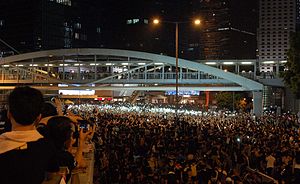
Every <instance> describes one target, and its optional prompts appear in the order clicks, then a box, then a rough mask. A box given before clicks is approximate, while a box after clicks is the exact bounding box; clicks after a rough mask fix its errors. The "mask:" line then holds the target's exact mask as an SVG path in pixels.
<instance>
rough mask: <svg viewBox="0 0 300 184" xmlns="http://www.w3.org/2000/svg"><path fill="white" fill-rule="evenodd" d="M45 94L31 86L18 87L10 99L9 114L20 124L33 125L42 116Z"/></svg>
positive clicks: (10, 95)
mask: <svg viewBox="0 0 300 184" xmlns="http://www.w3.org/2000/svg"><path fill="white" fill-rule="evenodd" d="M43 104H44V99H43V94H42V93H41V92H40V91H39V90H37V89H34V88H31V87H29V86H24V87H16V88H15V89H14V90H13V91H12V92H11V93H10V94H9V97H8V105H9V112H10V113H11V114H12V116H13V118H14V119H15V120H16V122H17V123H18V124H21V125H31V124H33V123H34V121H35V120H36V118H37V117H38V116H39V115H40V114H41V110H42V107H43Z"/></svg>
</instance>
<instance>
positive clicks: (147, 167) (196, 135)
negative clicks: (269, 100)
mask: <svg viewBox="0 0 300 184" xmlns="http://www.w3.org/2000/svg"><path fill="white" fill-rule="evenodd" d="M69 108H70V109H71V110H73V111H75V112H76V113H78V114H81V115H82V116H92V118H94V119H95V120H96V121H97V122H98V123H97V124H98V128H97V131H96V136H95V137H94V141H95V144H96V148H97V152H96V159H95V160H96V164H95V167H96V170H95V181H98V183H263V178H265V181H269V182H270V183H272V180H271V179H269V180H268V177H267V175H268V176H270V177H272V178H274V179H276V180H278V181H279V183H299V182H300V179H299V174H300V152H299V145H298V144H299V132H298V120H297V116H296V115H292V114H284V115H282V116H276V115H275V114H269V115H267V116H262V117H259V118H257V117H254V116H251V115H250V114H235V115H232V116H229V115H228V114H225V113H222V112H220V113H216V112H211V113H201V112H196V111H193V113H190V112H188V111H182V112H181V113H180V115H179V118H178V120H174V117H173V113H172V110H168V109H167V111H164V110H163V109H161V108H156V109H155V108H154V107H153V108H152V109H151V108H149V109H143V108H142V109H140V108H141V107H136V106H131V105H126V106H122V105H120V106H117V107H113V106H110V107H109V106H91V105H81V106H73V107H69ZM250 168H252V169H253V170H252V169H250ZM250 170H252V171H255V172H258V173H261V174H260V175H257V174H256V173H253V172H249V171H250ZM264 174H266V175H264ZM262 176H263V177H262Z"/></svg>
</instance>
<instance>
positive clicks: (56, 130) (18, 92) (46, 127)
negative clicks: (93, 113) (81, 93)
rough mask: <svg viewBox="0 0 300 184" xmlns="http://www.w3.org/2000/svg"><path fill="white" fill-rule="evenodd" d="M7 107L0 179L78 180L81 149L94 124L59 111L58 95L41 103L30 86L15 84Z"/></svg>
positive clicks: (15, 182)
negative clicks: (87, 127) (83, 125)
mask: <svg viewBox="0 0 300 184" xmlns="http://www.w3.org/2000/svg"><path fill="white" fill-rule="evenodd" d="M8 107H9V108H8V110H7V112H6V114H7V119H6V120H5V124H6V125H5V126H4V132H3V133H2V134H1V135H0V165H1V167H0V183H1V184H19V183H24V184H41V183H44V184H52V183H57V184H58V183H60V184H63V183H68V182H69V181H71V183H72V184H79V183H80V179H79V173H80V172H83V171H84V170H85V168H86V162H85V159H84V156H83V149H84V147H85V145H86V142H87V141H89V140H90V139H91V138H92V136H93V131H94V128H91V129H90V130H84V128H80V125H81V123H80V121H85V120H84V119H82V118H81V117H79V116H74V115H68V116H66V115H63V112H62V105H61V103H59V100H58V99H57V100H56V103H55V104H51V103H48V102H46V103H45V102H44V98H43V94H42V93H41V92H40V91H39V90H37V89H34V88H30V87H17V88H15V89H14V90H13V91H12V92H11V93H10V95H9V97H8ZM2 117H3V116H1V118H2ZM86 121H87V120H86ZM84 124H86V123H84Z"/></svg>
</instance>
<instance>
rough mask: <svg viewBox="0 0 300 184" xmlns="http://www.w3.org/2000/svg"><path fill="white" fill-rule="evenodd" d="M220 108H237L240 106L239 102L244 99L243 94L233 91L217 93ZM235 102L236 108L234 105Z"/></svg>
mask: <svg viewBox="0 0 300 184" xmlns="http://www.w3.org/2000/svg"><path fill="white" fill-rule="evenodd" d="M215 98H216V100H217V105H218V108H219V109H228V110H232V109H236V108H239V103H240V101H241V99H242V97H241V95H240V94H238V93H234V97H233V92H219V93H217V94H216V95H215ZM233 103H234V108H233V107H232V106H233Z"/></svg>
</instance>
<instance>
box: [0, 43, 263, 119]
mask: <svg viewBox="0 0 300 184" xmlns="http://www.w3.org/2000/svg"><path fill="white" fill-rule="evenodd" d="M0 64H1V66H0V83H2V86H1V89H11V88H13V86H15V85H16V84H31V85H33V86H36V87H38V88H40V89H47V90H58V89H60V88H65V89H87V88H89V89H91V88H94V89H95V90H119V91H120V90H148V91H150V90H154V91H162V90H174V89H175V85H176V60H175V58H174V57H169V56H164V55H157V54H151V53H145V52H137V51H129V50H116V49H90V48H80V49H59V50H47V51H39V52H31V53H25V54H19V55H13V56H9V57H4V58H1V60H0ZM178 68H179V70H178V85H179V90H199V91H252V92H253V94H254V106H255V109H256V110H255V111H257V112H256V113H258V112H259V111H261V109H262V90H263V85H262V84H261V83H258V82H256V81H254V80H251V79H248V78H245V77H242V76H240V75H236V74H233V73H230V72H225V71H223V70H221V69H218V68H215V67H211V66H208V65H205V64H201V63H199V62H194V61H190V60H184V59H179V60H178ZM58 84H66V85H63V86H64V87H59V85H58ZM255 104H256V105H255Z"/></svg>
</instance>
